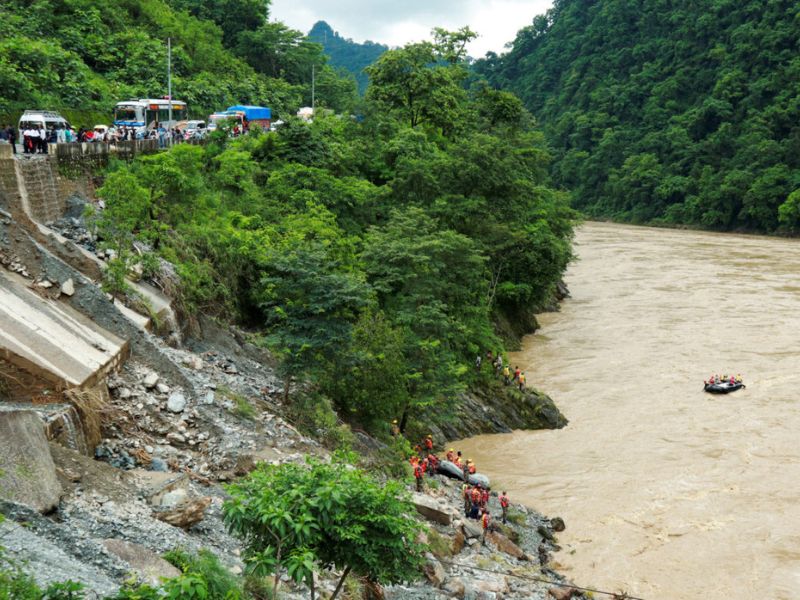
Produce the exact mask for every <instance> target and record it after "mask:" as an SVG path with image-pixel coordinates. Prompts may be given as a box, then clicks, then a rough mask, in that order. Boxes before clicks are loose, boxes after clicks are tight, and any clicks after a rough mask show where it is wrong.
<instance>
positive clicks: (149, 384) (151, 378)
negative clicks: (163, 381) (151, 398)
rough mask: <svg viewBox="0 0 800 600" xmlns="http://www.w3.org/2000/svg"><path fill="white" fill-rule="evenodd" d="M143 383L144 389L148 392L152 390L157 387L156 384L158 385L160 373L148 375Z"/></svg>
mask: <svg viewBox="0 0 800 600" xmlns="http://www.w3.org/2000/svg"><path fill="white" fill-rule="evenodd" d="M142 383H143V384H144V387H146V388H147V389H148V390H149V389H150V388H154V387H156V384H157V383H158V373H152V372H150V373H148V374H147V375H145V376H144V379H143V380H142Z"/></svg>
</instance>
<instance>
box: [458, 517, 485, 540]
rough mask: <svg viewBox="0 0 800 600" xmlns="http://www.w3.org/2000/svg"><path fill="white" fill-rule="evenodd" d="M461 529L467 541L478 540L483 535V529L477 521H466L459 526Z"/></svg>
mask: <svg viewBox="0 0 800 600" xmlns="http://www.w3.org/2000/svg"><path fill="white" fill-rule="evenodd" d="M461 527H462V529H463V530H464V537H465V538H467V539H468V540H470V539H474V538H479V537H481V536H482V535H483V527H481V524H480V523H479V522H478V521H473V520H472V519H467V520H466V521H464V522H463V523H462V524H461Z"/></svg>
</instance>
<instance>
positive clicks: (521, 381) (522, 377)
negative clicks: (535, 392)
mask: <svg viewBox="0 0 800 600" xmlns="http://www.w3.org/2000/svg"><path fill="white" fill-rule="evenodd" d="M519 382H520V383H525V375H520V376H519Z"/></svg>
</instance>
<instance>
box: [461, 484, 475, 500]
mask: <svg viewBox="0 0 800 600" xmlns="http://www.w3.org/2000/svg"><path fill="white" fill-rule="evenodd" d="M471 492H472V490H471V489H470V487H469V485H468V484H466V483H465V484H464V485H462V486H461V493H462V494H463V495H464V499H465V500H466V499H468V498H469V497H470V493H471Z"/></svg>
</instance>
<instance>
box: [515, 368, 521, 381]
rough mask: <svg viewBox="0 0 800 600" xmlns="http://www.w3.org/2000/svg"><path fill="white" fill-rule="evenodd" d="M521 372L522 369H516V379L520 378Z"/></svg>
mask: <svg viewBox="0 0 800 600" xmlns="http://www.w3.org/2000/svg"><path fill="white" fill-rule="evenodd" d="M521 372H522V371H520V370H519V369H517V370H516V371H514V379H518V378H519V374H520V373H521Z"/></svg>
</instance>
